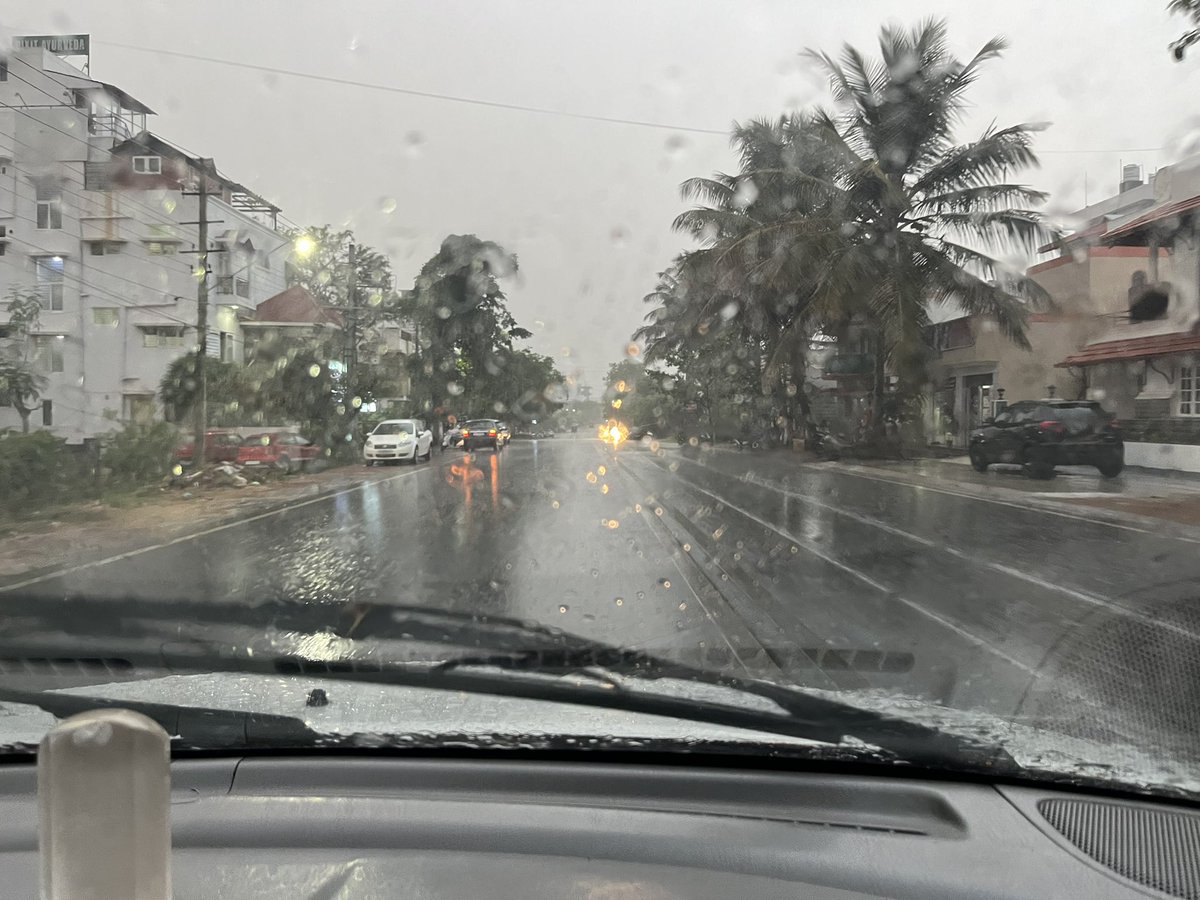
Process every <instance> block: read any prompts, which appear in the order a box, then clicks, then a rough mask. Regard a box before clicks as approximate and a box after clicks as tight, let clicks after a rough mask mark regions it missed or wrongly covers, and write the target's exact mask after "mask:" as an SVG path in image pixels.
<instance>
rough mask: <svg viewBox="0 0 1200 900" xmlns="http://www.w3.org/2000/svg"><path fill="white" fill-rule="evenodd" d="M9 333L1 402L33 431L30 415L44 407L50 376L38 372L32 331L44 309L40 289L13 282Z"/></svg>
mask: <svg viewBox="0 0 1200 900" xmlns="http://www.w3.org/2000/svg"><path fill="white" fill-rule="evenodd" d="M5 308H6V310H7V311H8V326H9V336H8V338H7V339H6V340H5V342H4V343H3V344H0V405H3V406H11V407H12V408H13V409H15V410H16V411H17V415H19V416H20V417H21V431H22V432H24V433H26V434H28V433H29V417H30V415H32V413H33V411H34V410H36V409H38V408H40V407H41V403H40V402H39V401H40V399H41V393H42V391H44V390H45V389H46V379H45V378H44V377H43V376H42V375H41V374H40V373H39V372H38V371H37V367H36V365H35V362H34V359H33V340H32V337H31V334H32V332H33V331H35V330H36V329H37V326H38V321H39V317H40V316H41V312H42V301H41V297H40V296H39V295H38V293H37V292H36V291H30V290H25V289H22V288H21V287H20V286H18V285H13V286H12V287H10V288H9V290H8V298H7V303H6V306H5Z"/></svg>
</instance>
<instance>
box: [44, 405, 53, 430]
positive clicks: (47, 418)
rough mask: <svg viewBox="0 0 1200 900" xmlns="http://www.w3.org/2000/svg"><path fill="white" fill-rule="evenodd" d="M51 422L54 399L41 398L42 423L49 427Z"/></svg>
mask: <svg viewBox="0 0 1200 900" xmlns="http://www.w3.org/2000/svg"><path fill="white" fill-rule="evenodd" d="M53 424H54V401H53V400H43V401H42V425H43V426H44V427H46V428H49V427H50V426H51V425H53Z"/></svg>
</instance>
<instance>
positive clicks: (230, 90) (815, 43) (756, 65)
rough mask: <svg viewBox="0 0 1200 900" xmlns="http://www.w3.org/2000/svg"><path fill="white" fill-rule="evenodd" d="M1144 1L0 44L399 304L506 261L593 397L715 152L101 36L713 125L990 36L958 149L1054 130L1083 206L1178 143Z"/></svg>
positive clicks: (527, 8)
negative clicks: (38, 46) (64, 58)
mask: <svg viewBox="0 0 1200 900" xmlns="http://www.w3.org/2000/svg"><path fill="white" fill-rule="evenodd" d="M1165 5H1166V3H1165V0H1151V2H1129V0H1126V2H1121V3H1117V2H1111V0H1059V2H1056V3H1053V4H1044V3H1042V2H1037V0H1008V2H1004V3H998V2H986V3H965V2H925V3H920V4H918V3H901V2H882V0H881V2H861V0H853V2H844V3H841V4H830V3H828V2H802V0H790V2H773V0H759V2H752V0H736V2H700V0H637V2H630V0H602V2H601V0H596V2H587V3H584V2H578V0H536V2H521V3H516V2H508V0H498V2H491V3H483V2H476V0H437V2H419V3H418V2H391V0H388V2H384V0H374V2H363V0H342V2H340V3H337V4H330V3H325V2H323V3H315V2H307V0H305V2H297V0H236V2H234V0H208V2H206V3H204V4H183V3H177V2H172V3H149V4H147V3H133V2H124V0H122V2H120V3H118V2H115V0H110V2H104V3H101V2H77V3H66V4H55V3H53V2H51V3H49V4H48V3H46V0H8V2H7V3H6V4H5V6H6V10H5V17H4V21H3V23H2V24H0V36H3V37H8V36H9V35H11V34H13V33H17V34H30V33H59V32H76V31H78V32H90V33H91V35H92V38H93V48H92V74H93V75H95V76H96V77H99V78H102V79H103V80H105V81H111V82H114V83H116V84H118V85H120V86H121V87H123V88H124V89H125V90H127V91H129V92H130V93H131V94H133V95H134V96H136V97H138V98H139V99H141V100H143V101H144V102H146V103H148V104H149V105H150V106H151V107H153V108H154V109H155V110H156V111H157V112H158V113H159V115H158V116H157V117H156V118H155V119H154V120H153V125H152V127H153V128H154V129H155V130H156V131H158V132H159V133H161V134H162V135H163V136H164V137H166V138H168V139H171V140H174V141H176V142H177V143H179V144H181V145H183V146H184V147H186V148H189V149H190V150H193V151H195V152H197V153H201V154H203V155H206V156H212V157H214V158H215V159H216V161H217V164H218V165H219V166H220V167H221V169H222V170H223V171H224V172H226V173H227V174H229V175H230V176H231V177H234V178H236V179H238V180H239V181H241V182H243V183H245V184H247V185H249V186H251V187H253V188H255V189H256V190H258V191H259V192H260V193H261V194H263V195H264V196H267V197H269V198H271V199H272V200H274V201H276V202H277V203H279V204H280V205H281V206H282V207H283V208H284V212H285V214H286V215H287V216H288V217H289V218H290V219H292V220H294V221H296V222H299V223H303V224H308V223H317V224H319V223H323V222H333V223H335V224H341V223H348V224H350V225H351V226H352V227H353V228H354V229H355V230H356V231H357V232H358V233H359V235H360V236H361V237H362V238H363V239H364V240H366V241H368V242H369V243H372V244H375V245H377V246H379V247H381V248H383V249H385V250H386V251H387V252H389V253H390V255H391V256H392V260H393V264H394V267H395V271H396V275H397V280H398V285H399V286H400V287H406V286H408V285H409V284H411V280H412V277H413V275H414V274H415V272H416V270H417V269H418V268H419V266H420V264H421V262H422V261H424V259H426V258H427V257H428V256H430V255H431V254H432V253H433V252H434V251H435V249H436V246H437V243H438V241H439V240H440V239H441V237H442V236H444V235H445V234H447V233H450V232H474V233H477V234H479V235H480V236H481V237H485V238H489V239H493V240H496V241H499V242H500V243H502V244H504V245H505V246H506V247H508V248H509V249H511V250H513V251H514V252H516V253H517V254H518V255H519V256H520V259H521V265H522V270H523V272H522V276H521V279H520V283H519V284H513V285H511V286H510V288H509V296H510V298H511V304H512V308H513V311H514V313H515V314H516V316H517V318H518V320H519V321H521V322H522V324H524V325H525V326H526V327H529V328H530V329H531V330H533V331H534V332H535V333H536V337H535V338H534V340H533V342H532V344H533V346H534V347H535V349H537V350H539V351H541V352H545V353H549V354H551V355H553V356H554V357H555V358H556V360H557V361H558V363H559V366H560V368H561V369H562V370H563V371H564V372H570V371H572V370H574V369H576V368H579V369H582V372H581V375H582V380H584V381H585V382H588V383H591V384H593V385H597V384H599V382H600V379H601V377H602V375H603V372H604V370H605V368H606V367H607V365H608V363H610V362H612V361H614V360H616V359H618V358H619V357H620V356H621V354H622V352H623V348H624V346H625V343H626V341H627V339H628V336H629V334H630V332H631V331H632V330H633V328H635V327H636V326H637V324H638V323H639V322H640V319H641V317H642V315H643V314H644V312H645V308H644V306H643V304H642V302H641V297H642V296H643V295H644V294H645V293H646V292H647V291H649V290H650V288H651V287H652V286H653V282H654V274H655V272H657V271H658V270H659V269H661V268H663V267H664V266H665V265H666V264H667V263H668V262H669V260H670V259H671V257H672V256H673V255H674V254H675V253H676V252H678V251H679V250H681V249H683V248H684V247H685V246H687V244H686V241H684V240H683V239H682V238H681V237H680V236H678V235H674V234H672V232H671V231H670V223H671V220H672V218H673V217H674V216H675V214H676V213H677V212H678V211H679V210H680V209H681V208H682V207H681V203H680V200H679V195H678V184H679V182H680V181H682V180H683V179H684V178H686V177H689V176H692V175H701V174H707V173H709V172H711V171H712V170H714V169H725V170H729V169H731V168H732V167H733V160H732V157H731V154H730V153H729V151H728V145H727V140H726V138H725V137H723V136H720V135H705V134H694V133H678V134H675V133H673V132H672V131H670V130H661V129H652V128H644V127H635V126H628V125H615V124H605V123H599V122H590V121H579V120H574V119H570V118H563V117H555V116H546V115H538V114H533V113H526V112H516V111H506V110H499V109H490V108H484V107H479V106H471V105H463V104H457V103H450V102H445V101H437V100H431V99H422V98H415V97H410V96H403V95H398V94H394V93H384V92H381V91H374V90H367V89H362V88H353V87H346V86H340V85H334V84H327V83H319V82H315V81H310V80H300V79H296V78H291V77H287V76H266V75H264V74H262V73H258V72H252V71H247V70H244V69H239V68H233V67H229V66H224V65H216V64H211V63H205V62H199V61H192V60H182V59H177V58H171V57H167V56H162V55H156V54H151V53H145V52H137V51H133V50H128V49H123V48H118V47H115V46H111V45H109V44H106V43H105V42H106V41H110V42H118V43H122V44H130V45H137V46H141V47H162V48H167V49H173V50H179V51H184V52H187V53H194V54H201V55H205V56H212V57H218V58H222V59H229V60H240V61H244V62H249V63H255V64H259V65H266V66H275V67H281V68H286V69H295V70H302V71H305V72H311V73H314V74H319V75H325V76H331V77H336V78H343V79H353V80H357V81H363V82H372V83H378V84H384V85H393V86H398V87H404V88H411V89H415V90H422V91H429V92H437V93H445V94H457V95H464V96H470V97H476V98H479V99H485V100H492V101H499V102H505V103H513V104H520V105H527V106H535V107H543V108H549V109H556V110H570V111H573V112H580V113H589V114H594V115H599V116H609V117H615V118H627V119H637V120H647V121H655V122H663V123H668V124H675V125H681V126H689V127H694V128H701V129H723V128H725V127H727V126H728V124H729V123H730V122H731V121H733V120H734V119H745V118H749V117H751V116H756V115H777V114H778V113H780V112H782V111H784V110H785V109H788V108H794V107H796V106H799V105H805V104H808V103H811V102H813V101H818V100H823V99H824V94H825V92H824V85H823V83H822V82H821V81H820V79H819V78H818V77H816V76H815V74H814V73H813V72H812V70H811V67H810V66H808V64H807V63H805V62H804V61H803V60H801V59H800V57H799V52H800V51H801V50H802V49H803V48H805V47H817V48H821V49H826V50H829V51H836V50H837V49H838V48H839V47H840V45H841V43H842V42H843V41H846V40H849V41H851V42H853V43H855V44H857V45H859V46H861V47H863V48H864V49H870V48H871V47H872V46H873V43H874V38H875V36H876V34H877V32H878V28H879V26H880V24H881V23H883V22H885V21H889V20H890V21H898V22H904V23H906V24H908V23H912V22H913V21H915V20H916V19H918V18H921V17H924V16H928V15H937V16H943V17H945V18H947V19H948V21H949V23H950V29H951V38H952V40H953V41H954V43H955V45H956V47H957V48H958V50H959V52H960V54H961V55H963V56H967V55H969V54H970V53H973V52H974V51H975V50H976V49H977V48H978V47H979V45H980V44H982V43H983V41H985V40H986V39H987V38H989V37H991V36H992V35H995V34H1002V35H1004V36H1006V37H1007V38H1008V39H1009V41H1010V43H1011V47H1010V49H1009V51H1008V53H1007V54H1006V56H1005V58H1004V59H1002V60H1000V61H998V62H996V63H993V64H992V65H991V66H990V67H989V68H988V69H987V71H986V73H985V75H984V77H983V78H982V79H981V81H980V82H979V84H978V85H977V87H976V89H975V90H974V92H973V94H972V95H971V96H972V99H973V101H974V104H975V110H974V112H973V113H972V115H971V117H970V118H969V120H968V121H967V122H966V123H964V129H963V136H964V137H967V136H970V135H973V134H975V133H977V132H978V131H980V130H981V129H982V128H983V127H985V126H986V125H987V124H988V123H989V122H990V121H992V120H995V121H996V122H997V123H999V124H1001V125H1005V124H1011V123H1014V122H1017V121H1032V120H1045V121H1049V122H1052V123H1053V127H1052V128H1051V129H1050V130H1049V131H1048V132H1047V133H1046V134H1045V135H1044V136H1043V137H1042V138H1041V140H1040V142H1039V150H1040V151H1041V152H1042V154H1043V157H1042V162H1043V167H1042V170H1041V171H1040V172H1031V173H1027V175H1026V176H1025V177H1026V180H1027V181H1029V182H1031V183H1033V184H1034V185H1035V186H1037V187H1040V188H1042V189H1045V190H1049V191H1051V192H1052V193H1053V195H1054V200H1053V201H1052V208H1053V209H1055V210H1059V211H1065V210H1069V209H1072V208H1075V207H1078V206H1080V205H1082V202H1083V197H1084V194H1083V191H1084V173H1085V172H1086V173H1087V176H1088V184H1089V187H1090V194H1091V196H1090V199H1091V200H1093V201H1094V200H1096V199H1098V198H1099V197H1100V196H1103V194H1104V193H1108V192H1111V191H1112V190H1114V189H1115V186H1116V182H1117V178H1118V164H1119V163H1120V162H1121V161H1124V162H1136V163H1141V164H1143V165H1144V166H1146V168H1147V169H1148V170H1152V169H1153V168H1155V167H1156V166H1159V165H1164V164H1167V163H1169V162H1172V161H1173V160H1174V159H1176V158H1177V157H1178V156H1179V155H1181V154H1182V153H1184V152H1194V151H1195V150H1196V149H1198V148H1200V114H1197V113H1196V112H1194V109H1195V104H1194V99H1193V98H1194V97H1195V96H1197V93H1198V91H1200V53H1198V54H1195V56H1194V58H1193V59H1190V60H1188V61H1186V62H1184V63H1182V64H1177V63H1174V62H1173V61H1172V60H1171V59H1170V58H1169V55H1168V53H1167V51H1166V46H1167V44H1168V43H1169V41H1170V40H1171V39H1172V38H1174V37H1175V36H1177V35H1178V33H1180V32H1181V31H1182V30H1183V23H1182V21H1181V20H1180V19H1178V18H1174V17H1170V16H1168V15H1167V13H1166V12H1165V10H1164V7H1165ZM1047 10H1049V12H1047ZM1126 148H1158V149H1155V150H1147V151H1141V150H1139V151H1137V152H1134V150H1132V149H1126ZM1051 150H1055V151H1072V152H1049V151H1051ZM1074 151H1079V152H1074ZM387 201H394V211H391V212H387V211H386V210H388V209H391V208H392V204H391V203H390V202H387Z"/></svg>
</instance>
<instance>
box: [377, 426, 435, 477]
mask: <svg viewBox="0 0 1200 900" xmlns="http://www.w3.org/2000/svg"><path fill="white" fill-rule="evenodd" d="M432 452H433V432H432V431H430V430H429V429H428V428H427V427H426V426H425V422H424V421H423V420H421V419H385V420H384V421H382V422H380V423H379V424H378V425H376V426H375V430H374V431H372V432H371V433H370V434H368V435H367V440H366V443H365V444H364V445H363V462H365V463H366V464H367V465H368V466H373V465H375V463H377V462H403V461H404V460H410V461H411V462H414V463H415V462H416V461H417V460H419V459H429V457H430V454H431V453H432Z"/></svg>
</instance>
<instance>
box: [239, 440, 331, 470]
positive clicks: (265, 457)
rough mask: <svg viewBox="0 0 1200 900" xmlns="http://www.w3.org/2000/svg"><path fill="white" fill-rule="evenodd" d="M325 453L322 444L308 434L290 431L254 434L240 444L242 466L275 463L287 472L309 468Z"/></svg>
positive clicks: (275, 465) (271, 464) (240, 462)
mask: <svg viewBox="0 0 1200 900" xmlns="http://www.w3.org/2000/svg"><path fill="white" fill-rule="evenodd" d="M320 456H321V447H320V446H319V445H317V444H314V443H313V442H312V441H310V440H308V438H304V437H301V436H300V435H298V434H294V433H292V432H287V431H277V432H275V433H273V434H252V435H250V436H249V437H247V438H246V439H245V440H243V441H242V444H241V446H240V447H238V454H237V463H238V465H240V466H274V467H276V468H278V469H283V470H284V471H285V472H294V471H296V470H298V469H303V468H305V467H306V466H307V465H308V464H309V463H311V462H312V461H313V460H314V459H317V458H319V457H320Z"/></svg>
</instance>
